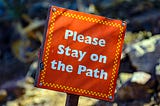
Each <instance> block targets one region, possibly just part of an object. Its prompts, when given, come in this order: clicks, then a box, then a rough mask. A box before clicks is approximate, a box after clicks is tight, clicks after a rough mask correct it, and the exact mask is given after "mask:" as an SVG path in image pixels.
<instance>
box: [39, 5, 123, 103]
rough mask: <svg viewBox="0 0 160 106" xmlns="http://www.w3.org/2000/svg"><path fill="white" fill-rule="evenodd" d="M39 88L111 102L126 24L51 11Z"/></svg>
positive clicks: (55, 8)
mask: <svg viewBox="0 0 160 106" xmlns="http://www.w3.org/2000/svg"><path fill="white" fill-rule="evenodd" d="M47 25H48V26H47V31H46V34H45V37H44V42H43V45H42V48H41V53H40V60H39V71H38V74H37V82H36V86H37V87H39V88H45V89H51V90H56V91H61V92H67V93H71V94H77V95H82V96H87V97H93V98H97V99H103V100H107V101H112V100H113V99H114V92H115V86H116V79H117V74H118V67H119V64H120V56H121V51H122V45H123V40H124V33H125V30H126V24H125V23H124V22H122V21H120V20H114V19H109V18H105V17H101V16H97V15H92V14H87V13H82V12H77V11H73V10H68V9H64V8H60V7H56V6H52V7H51V8H50V13H49V18H48V24H47Z"/></svg>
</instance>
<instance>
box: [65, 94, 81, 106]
mask: <svg viewBox="0 0 160 106" xmlns="http://www.w3.org/2000/svg"><path fill="white" fill-rule="evenodd" d="M78 100H79V95H74V94H67V98H66V105H65V106H78Z"/></svg>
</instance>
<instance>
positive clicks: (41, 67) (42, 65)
mask: <svg viewBox="0 0 160 106" xmlns="http://www.w3.org/2000/svg"><path fill="white" fill-rule="evenodd" d="M39 67H40V70H43V69H44V64H43V62H40V64H39Z"/></svg>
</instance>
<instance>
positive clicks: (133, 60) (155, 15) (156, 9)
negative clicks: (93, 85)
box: [0, 0, 160, 106]
mask: <svg viewBox="0 0 160 106" xmlns="http://www.w3.org/2000/svg"><path fill="white" fill-rule="evenodd" d="M49 5H56V6H60V7H64V8H69V9H73V10H78V11H83V12H87V13H91V14H97V15H101V16H105V17H109V18H114V19H121V20H124V21H127V23H128V24H127V32H126V36H125V42H124V46H123V52H122V57H121V65H120V69H119V76H118V80H117V87H116V91H115V92H116V93H115V100H114V101H113V102H112V103H109V102H106V101H101V100H97V99H92V98H86V97H80V100H79V106H159V105H160V0H0V106H64V105H65V99H66V95H65V94H64V93H59V92H55V91H49V90H43V89H38V88H35V87H33V83H34V77H35V72H36V71H37V61H38V55H37V54H38V50H39V48H40V45H41V42H42V40H43V33H44V25H45V23H46V17H47V11H48V8H49Z"/></svg>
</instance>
